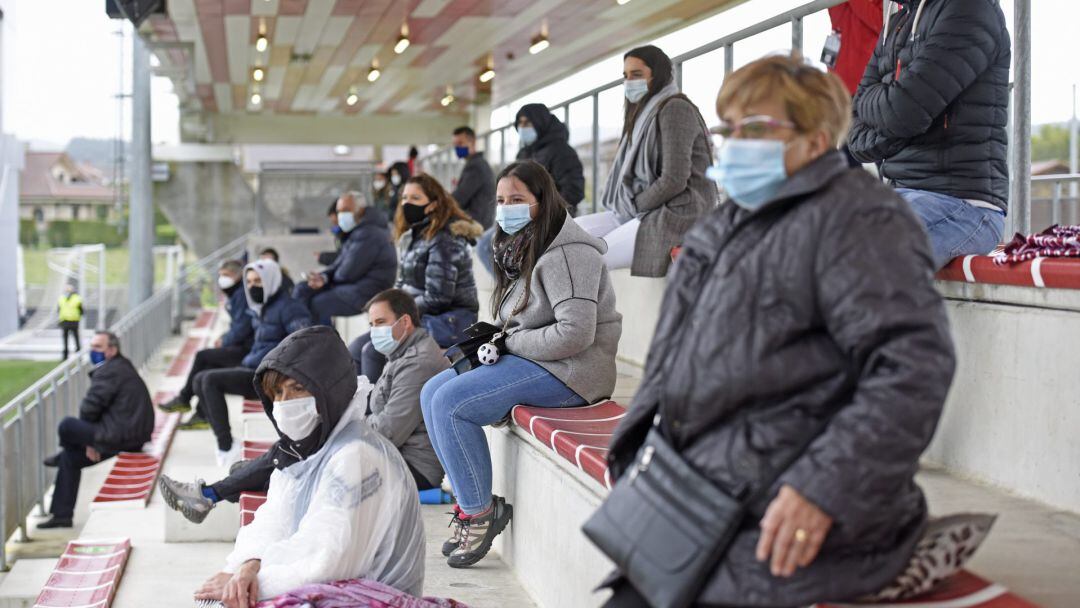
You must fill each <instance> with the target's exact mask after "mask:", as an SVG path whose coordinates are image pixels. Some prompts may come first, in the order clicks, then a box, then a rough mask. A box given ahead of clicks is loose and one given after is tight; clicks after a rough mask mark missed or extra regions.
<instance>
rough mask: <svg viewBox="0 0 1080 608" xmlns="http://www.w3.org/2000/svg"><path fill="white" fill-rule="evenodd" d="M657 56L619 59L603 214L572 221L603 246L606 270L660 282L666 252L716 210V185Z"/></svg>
mask: <svg viewBox="0 0 1080 608" xmlns="http://www.w3.org/2000/svg"><path fill="white" fill-rule="evenodd" d="M674 75H675V70H674V68H673V66H672V64H671V58H669V57H668V56H667V55H666V54H664V51H661V50H660V49H658V48H656V47H655V46H643V47H640V48H636V49H633V50H631V51H630V52H628V53H627V54H626V55H625V56H624V57H623V77H624V78H626V83H625V85H624V86H625V95H626V118H625V124H624V126H623V134H622V139H620V140H619V149H618V150H617V151H616V153H615V161H614V163H613V164H612V166H611V170H610V172H609V173H608V178H607V186H605V188H604V195H603V197H602V200H601V202H602V203H603V204H604V209H605V211H601V212H600V213H594V214H592V215H585V216H581V217H579V218H577V223H578V224H580V225H581V227H582V228H584V229H585V231H586V232H588V233H589V234H591V235H593V236H596V237H600V238H603V239H604V241H605V242H606V243H607V245H608V252H607V254H605V255H604V261H605V262H607V267H608V268H609V269H611V270H615V269H617V268H630V272H631V274H633V275H634V276H644V277H662V276H664V275H665V274H666V273H667V269H668V266H669V265H670V264H671V250H672V248H673V247H676V246H678V245H680V244H682V239H683V235H684V234H686V231H687V230H689V229H690V227H691V226H693V225H694V224H695V223H696V222H697V221H698V220H699V219H700V218H701V217H703V216H704V215H705V214H706V213H708V212H709V211H711V210H712V209H713V208H714V207H716V202H717V196H716V186H715V184H713V183H712V182H711V181H710V180H709V179H708V178H707V177H705V171H706V170H707V169H708V168H709V164H710V163H711V162H712V151H711V150H710V144H709V134H708V131H707V129H706V127H705V122H704V121H703V120H702V118H701V113H700V112H698V109H697V107H695V106H694V104H693V103H691V102H690V99H688V98H687V97H686V95H683V94H681V93H679V86H678V85H677V84H676V83H675V78H674Z"/></svg>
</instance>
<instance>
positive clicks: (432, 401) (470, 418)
mask: <svg viewBox="0 0 1080 608" xmlns="http://www.w3.org/2000/svg"><path fill="white" fill-rule="evenodd" d="M518 404H527V405H532V406H538V407H573V406H579V405H585V399H583V398H582V397H581V396H580V395H578V394H577V393H575V392H574V391H572V390H570V389H569V388H568V387H567V386H566V385H565V384H563V383H562V382H561V381H559V379H558V378H556V377H555V376H552V375H551V373H550V372H548V371H547V370H546V369H544V368H542V367H540V366H539V365H537V364H535V363H533V362H532V361H529V360H527V359H522V358H521V357H515V356H514V355H503V356H502V357H501V358H499V362H498V363H496V364H495V365H485V366H482V367H480V368H479V369H474V370H472V371H470V372H468V373H466V374H462V375H460V376H459V375H458V374H457V372H456V371H454V370H453V369H448V370H446V371H444V372H442V373H440V374H439V375H437V376H435V377H434V378H432V379H431V380H428V382H427V384H425V385H424V388H423V390H421V391H420V407H421V409H423V411H424V423H425V424H426V425H427V430H428V435H429V436H430V437H431V444H432V445H433V446H434V447H435V453H436V454H438V456H439V461H440V462H442V465H443V468H444V469H445V470H446V475H447V476H448V477H449V478H450V485H451V486H452V487H453V488H454V494H455V495H456V496H457V500H458V505H459V506H460V507H461V509H462V510H463V511H465V513H467V514H469V515H475V514H477V513H481V512H483V511H484V510H485V509H487V507H488V505H489V504H491V455H490V453H489V452H488V444H487V438H486V437H485V436H484V430H483V428H481V427H483V426H485V425H488V424H492V423H493V422H498V421H499V420H501V419H502V417H503V416H505V415H506V413H507V412H509V411H510V409H511V408H513V407H514V406H515V405H518Z"/></svg>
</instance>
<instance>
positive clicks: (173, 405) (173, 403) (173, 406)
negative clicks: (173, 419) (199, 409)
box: [158, 396, 191, 414]
mask: <svg viewBox="0 0 1080 608" xmlns="http://www.w3.org/2000/svg"><path fill="white" fill-rule="evenodd" d="M158 409H160V410H161V411H163V412H167V413H169V414H171V413H173V412H181V413H185V412H190V411H191V404H190V403H188V402H187V401H184V400H183V399H181V398H180V397H179V396H177V397H173V398H172V399H170V400H169V401H166V402H165V403H159V404H158Z"/></svg>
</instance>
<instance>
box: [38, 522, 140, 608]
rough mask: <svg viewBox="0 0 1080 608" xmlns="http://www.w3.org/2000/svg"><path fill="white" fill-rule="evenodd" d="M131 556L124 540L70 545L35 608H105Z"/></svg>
mask: <svg viewBox="0 0 1080 608" xmlns="http://www.w3.org/2000/svg"><path fill="white" fill-rule="evenodd" d="M130 554H131V541H130V540H129V539H126V538H124V539H113V540H82V539H80V540H73V541H71V542H69V543H68V544H67V548H66V549H65V550H64V553H63V555H61V556H60V559H59V560H57V562H56V565H55V566H54V567H53V571H52V574H50V575H49V579H48V581H46V583H45V586H44V587H42V589H41V593H40V594H39V595H38V597H37V600H36V601H35V602H34V608H68V607H81V608H108V607H109V606H111V605H112V601H113V598H115V597H116V586H117V584H118V583H119V582H120V577H121V576H122V575H123V574H124V568H125V567H126V566H127V561H128V555H130Z"/></svg>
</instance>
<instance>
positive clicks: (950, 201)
mask: <svg viewBox="0 0 1080 608" xmlns="http://www.w3.org/2000/svg"><path fill="white" fill-rule="evenodd" d="M896 193H897V194H899V195H900V196H901V197H903V198H904V200H906V201H907V202H908V204H910V205H911V208H912V210H914V211H915V214H916V215H918V216H919V219H920V220H922V223H923V227H924V228H926V234H927V236H928V237H930V246H931V247H932V248H933V250H934V266H935V268H938V269H940V268H943V267H944V266H945V265H946V264H948V263H949V261H950V260H952V259H953V258H955V257H959V256H964V255H983V254H987V253H990V252H991V251H993V250H994V247H997V245H998V243H1000V242H1001V234H1002V233H1003V232H1004V231H1005V214H1004V213H1002V212H1001V211H997V210H994V209H984V208H982V207H975V206H973V205H969V204H968V203H966V202H965V201H964V200H963V199H959V198H956V197H955V196H949V195H948V194H939V193H937V192H928V191H926V190H912V189H910V188H897V189H896Z"/></svg>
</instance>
